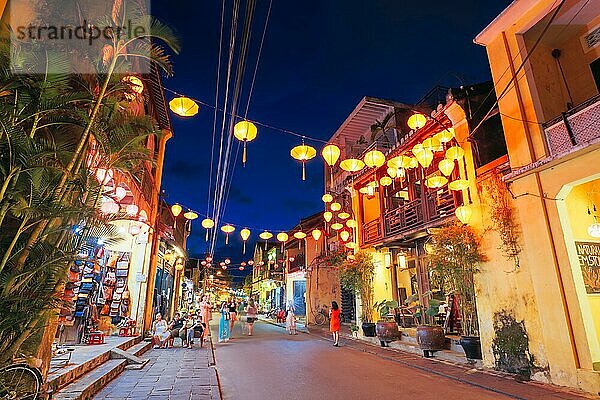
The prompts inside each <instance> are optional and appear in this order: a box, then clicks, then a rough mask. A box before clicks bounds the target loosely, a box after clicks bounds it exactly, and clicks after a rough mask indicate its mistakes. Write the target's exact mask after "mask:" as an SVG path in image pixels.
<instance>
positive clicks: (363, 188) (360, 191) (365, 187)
mask: <svg viewBox="0 0 600 400" xmlns="http://www.w3.org/2000/svg"><path fill="white" fill-rule="evenodd" d="M358 192H359V193H362V194H367V193H369V187H368V186H363V187H361V188H360V189H358Z"/></svg>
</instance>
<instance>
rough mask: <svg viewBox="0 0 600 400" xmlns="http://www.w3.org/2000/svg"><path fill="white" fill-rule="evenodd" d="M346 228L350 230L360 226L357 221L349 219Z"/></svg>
mask: <svg viewBox="0 0 600 400" xmlns="http://www.w3.org/2000/svg"><path fill="white" fill-rule="evenodd" d="M346 226H347V227H348V228H356V227H357V226H358V222H356V220H355V219H349V220H348V221H346Z"/></svg>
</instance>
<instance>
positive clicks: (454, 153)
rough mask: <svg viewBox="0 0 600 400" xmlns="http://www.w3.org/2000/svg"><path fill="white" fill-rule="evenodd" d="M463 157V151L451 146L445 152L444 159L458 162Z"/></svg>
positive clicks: (460, 148) (458, 147)
mask: <svg viewBox="0 0 600 400" xmlns="http://www.w3.org/2000/svg"><path fill="white" fill-rule="evenodd" d="M464 155H465V151H464V150H463V149H462V147H460V146H453V147H450V148H449V149H448V150H446V158H448V159H450V160H460V159H461V158H462V157H463V156H464Z"/></svg>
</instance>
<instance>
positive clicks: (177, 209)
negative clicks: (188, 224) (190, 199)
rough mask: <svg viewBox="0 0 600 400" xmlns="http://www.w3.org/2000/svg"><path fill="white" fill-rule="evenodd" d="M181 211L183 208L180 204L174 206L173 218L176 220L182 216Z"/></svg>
mask: <svg viewBox="0 0 600 400" xmlns="http://www.w3.org/2000/svg"><path fill="white" fill-rule="evenodd" d="M181 211H183V207H181V206H180V205H179V204H173V205H172V206H171V212H172V213H173V216H174V217H175V218H177V217H179V214H181Z"/></svg>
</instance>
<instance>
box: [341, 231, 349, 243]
mask: <svg viewBox="0 0 600 400" xmlns="http://www.w3.org/2000/svg"><path fill="white" fill-rule="evenodd" d="M340 238H342V240H343V241H344V242H346V241H348V239H349V238H350V232H348V231H341V232H340Z"/></svg>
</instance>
